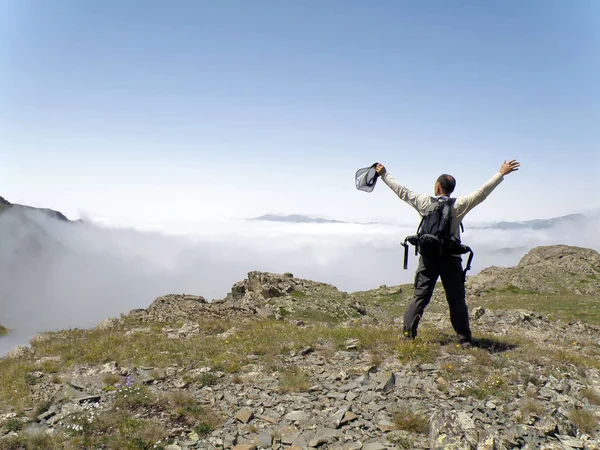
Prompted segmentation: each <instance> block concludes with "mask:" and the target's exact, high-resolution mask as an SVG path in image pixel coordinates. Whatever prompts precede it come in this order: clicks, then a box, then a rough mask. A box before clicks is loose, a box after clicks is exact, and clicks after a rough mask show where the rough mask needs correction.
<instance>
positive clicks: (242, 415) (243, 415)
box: [234, 408, 254, 423]
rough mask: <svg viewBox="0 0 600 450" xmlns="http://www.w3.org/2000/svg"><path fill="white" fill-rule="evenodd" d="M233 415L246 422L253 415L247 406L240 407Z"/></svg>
mask: <svg viewBox="0 0 600 450" xmlns="http://www.w3.org/2000/svg"><path fill="white" fill-rule="evenodd" d="M234 417H235V418H236V419H237V420H239V421H240V422H242V423H248V422H250V421H251V420H252V418H253V417H254V412H253V411H252V410H251V409H249V408H244V409H240V410H239V411H238V412H237V413H236V415H235V416H234Z"/></svg>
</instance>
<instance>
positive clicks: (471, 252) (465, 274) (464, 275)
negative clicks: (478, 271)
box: [463, 245, 473, 281]
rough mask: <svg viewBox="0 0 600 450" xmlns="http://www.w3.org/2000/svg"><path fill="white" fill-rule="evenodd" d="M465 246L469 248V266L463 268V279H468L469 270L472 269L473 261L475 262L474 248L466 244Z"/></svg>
mask: <svg viewBox="0 0 600 450" xmlns="http://www.w3.org/2000/svg"><path fill="white" fill-rule="evenodd" d="M465 248H466V249H467V250H468V253H469V258H468V259H467V266H466V267H465V270H463V281H464V280H466V279H467V272H468V271H469V270H471V263H472V262H473V250H471V247H468V246H466V245H465Z"/></svg>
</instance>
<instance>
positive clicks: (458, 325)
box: [404, 256, 471, 341]
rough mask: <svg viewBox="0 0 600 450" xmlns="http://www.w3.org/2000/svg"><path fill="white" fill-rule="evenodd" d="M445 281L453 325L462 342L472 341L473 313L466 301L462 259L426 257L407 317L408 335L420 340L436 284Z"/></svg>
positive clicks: (418, 271)
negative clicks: (470, 320) (470, 324)
mask: <svg viewBox="0 0 600 450" xmlns="http://www.w3.org/2000/svg"><path fill="white" fill-rule="evenodd" d="M438 277H441V279H442V284H443V286H444V289H445V291H446V300H447V301H448V306H449V308H450V322H451V323H452V327H453V328H454V331H456V334H458V338H459V340H460V341H464V340H470V339H471V329H470V328H469V311H468V308H467V303H466V299H465V278H464V272H463V268H462V260H461V258H458V257H455V256H448V257H445V258H442V259H440V260H429V259H427V258H425V257H423V256H421V258H420V259H419V267H418V268H417V273H416V274H415V293H414V295H413V298H412V299H411V301H410V303H409V305H408V307H407V308H406V312H405V313H404V334H405V335H407V336H408V337H412V338H414V337H416V336H417V328H418V326H419V321H420V320H421V317H423V311H425V307H426V306H427V305H428V304H429V301H430V300H431V296H432V295H433V290H434V288H435V283H436V282H437V280H438Z"/></svg>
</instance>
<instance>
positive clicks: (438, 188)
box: [433, 173, 456, 195]
mask: <svg viewBox="0 0 600 450" xmlns="http://www.w3.org/2000/svg"><path fill="white" fill-rule="evenodd" d="M455 187H456V180H455V179H454V177H453V176H452V175H448V174H447V173H444V174H442V175H440V176H439V177H438V179H437V180H436V182H435V185H434V186H433V191H434V192H435V195H450V194H452V192H454V188H455Z"/></svg>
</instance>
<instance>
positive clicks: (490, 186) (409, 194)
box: [381, 172, 504, 240]
mask: <svg viewBox="0 0 600 450" xmlns="http://www.w3.org/2000/svg"><path fill="white" fill-rule="evenodd" d="M381 179H382V180H383V181H384V183H385V184H387V185H388V186H389V187H390V189H391V190H392V191H394V192H395V193H396V195H397V196H398V197H400V198H401V199H402V200H404V201H405V202H406V203H408V204H409V205H410V206H412V207H413V208H415V209H416V210H417V212H418V213H419V214H420V215H421V216H423V215H425V212H426V211H427V208H428V207H429V206H430V205H431V199H432V196H430V195H425V194H417V193H416V192H413V191H411V190H410V189H408V188H407V187H405V186H402V185H401V184H400V183H398V182H397V181H396V180H395V179H394V177H392V176H391V175H390V174H389V172H386V174H385V175H384V176H383V177H381ZM503 180H504V176H503V175H502V174H501V173H500V172H497V173H496V174H495V175H494V176H493V177H492V178H490V179H489V180H488V181H487V182H486V183H485V184H484V185H483V186H481V187H480V188H479V189H477V190H476V191H475V192H473V193H471V194H469V195H464V196H462V197H458V198H457V199H456V201H455V202H454V206H453V207H452V208H451V217H452V228H451V231H452V234H453V235H454V236H455V237H456V238H457V239H459V240H460V223H461V222H462V220H463V218H464V217H465V216H466V215H467V213H468V212H469V211H471V210H472V209H473V208H475V207H476V206H477V205H479V204H480V203H481V202H482V201H484V200H485V199H486V198H487V196H488V195H490V194H491V193H492V191H493V190H494V189H495V188H496V186H498V185H499V184H500V183H501V182H502V181H503ZM434 198H435V197H434Z"/></svg>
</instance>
